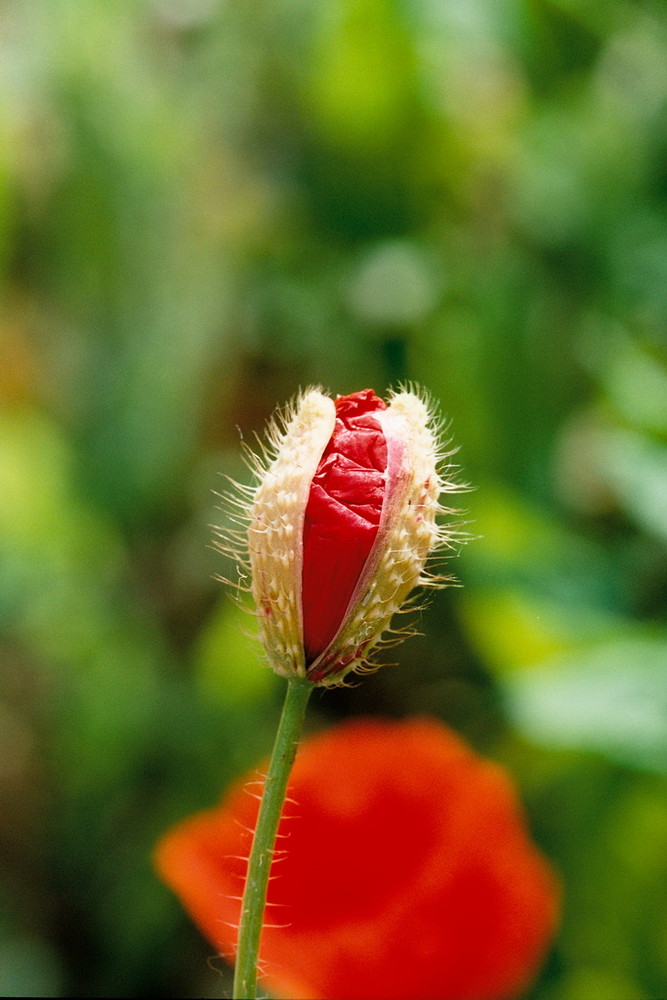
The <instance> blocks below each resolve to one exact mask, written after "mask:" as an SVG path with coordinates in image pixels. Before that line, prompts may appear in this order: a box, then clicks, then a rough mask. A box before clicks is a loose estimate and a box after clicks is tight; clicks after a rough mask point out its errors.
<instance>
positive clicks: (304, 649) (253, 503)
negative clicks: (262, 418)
mask: <svg viewBox="0 0 667 1000" xmlns="http://www.w3.org/2000/svg"><path fill="white" fill-rule="evenodd" d="M446 457H447V456H446V455H444V454H440V444H439V440H438V433H437V428H436V427H434V420H433V415H432V413H431V411H430V408H429V405H428V403H427V402H425V401H424V399H422V398H421V397H420V396H419V395H417V394H416V393H414V392H408V391H404V392H397V393H396V394H394V395H393V396H391V397H390V399H389V401H388V402H384V401H383V400H382V399H380V398H379V397H378V396H376V395H375V393H374V392H373V390H372V389H364V390H363V391H361V392H356V393H353V394H352V395H350V396H339V397H338V398H337V399H335V400H333V399H331V398H330V397H329V396H326V395H324V394H323V393H322V392H320V391H319V390H317V389H311V390H309V391H307V392H305V393H304V394H303V395H302V396H300V397H299V399H298V400H297V401H296V403H295V404H294V405H293V406H291V407H289V408H288V409H287V410H286V411H285V412H284V413H283V414H279V415H278V416H277V417H274V418H273V420H272V422H271V424H270V425H269V429H268V443H267V444H266V445H265V446H264V448H263V454H262V456H259V457H258V456H256V455H254V454H252V453H251V454H250V464H251V466H252V468H253V471H254V472H255V475H256V484H255V485H253V486H251V487H249V488H248V489H247V490H246V491H245V492H241V493H240V494H239V496H238V497H236V498H234V499H233V500H232V502H233V503H235V504H236V506H237V513H238V508H240V510H241V514H242V530H239V531H236V532H235V538H234V540H233V542H235V544H232V545H230V539H229V538H228V537H227V538H226V537H224V535H222V533H221V542H220V547H221V548H222V549H223V550H225V551H228V552H229V551H234V554H235V555H236V557H237V558H239V559H240V560H241V565H242V566H243V567H245V569H244V571H243V573H244V575H245V574H246V573H248V574H249V577H250V587H249V589H250V591H251V593H252V597H253V599H254V603H255V610H256V615H257V619H258V621H259V627H260V638H261V640H262V642H263V644H264V649H265V651H266V655H267V658H268V661H269V664H270V665H271V667H272V668H273V669H274V670H275V671H276V672H277V673H279V674H281V675H282V676H284V677H301V678H307V679H308V680H310V681H312V682H313V683H314V684H320V685H332V684H338V683H340V682H341V680H342V679H343V678H344V677H345V675H346V674H347V673H349V672H350V671H351V670H355V669H356V670H359V669H362V668H364V667H369V665H370V664H369V656H370V654H371V653H372V651H373V649H374V648H376V647H377V645H378V643H379V642H380V640H381V639H382V636H383V633H384V632H385V631H386V630H387V629H388V628H389V627H390V622H391V619H392V617H393V615H394V614H395V613H396V612H397V611H399V610H400V609H401V608H402V607H403V605H404V604H405V602H406V600H407V599H408V597H409V595H410V593H411V592H412V591H413V589H414V588H415V587H417V586H431V587H433V586H439V585H442V584H444V583H445V582H447V580H446V578H443V577H441V576H436V575H433V574H431V573H429V572H428V571H427V570H426V563H427V560H428V558H429V556H430V555H431V553H433V552H434V550H436V549H442V548H449V549H452V548H454V547H455V544H456V542H457V540H458V541H460V540H461V536H460V534H459V533H457V532H455V531H453V530H452V529H451V528H449V527H448V526H443V525H440V524H438V521H437V517H438V515H439V514H440V513H452V511H450V510H449V509H448V508H445V507H443V506H442V505H441V503H440V499H439V498H440V495H441V493H442V492H454V491H455V490H457V489H460V488H461V487H458V486H457V485H456V484H454V483H452V482H449V481H446V480H445V479H443V477H442V474H441V472H440V471H439V466H440V464H441V463H442V461H444V459H445V458H446ZM228 499H230V498H228ZM393 634H394V636H395V635H397V634H398V635H401V634H402V633H401V632H400V630H399V631H398V632H396V630H394V632H393ZM384 641H385V642H386V641H387V640H386V639H385V640H384Z"/></svg>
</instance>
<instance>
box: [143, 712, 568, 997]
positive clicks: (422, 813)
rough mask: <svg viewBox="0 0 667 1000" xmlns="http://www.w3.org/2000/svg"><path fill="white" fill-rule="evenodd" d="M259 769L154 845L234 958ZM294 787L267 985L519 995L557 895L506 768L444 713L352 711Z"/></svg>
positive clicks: (265, 951)
mask: <svg viewBox="0 0 667 1000" xmlns="http://www.w3.org/2000/svg"><path fill="white" fill-rule="evenodd" d="M255 779H256V774H254V775H252V776H250V777H249V778H248V779H247V780H248V782H250V783H252V784H249V785H246V784H245V783H244V782H241V783H239V784H238V785H237V786H236V787H235V788H234V789H233V790H232V791H231V792H230V793H229V795H228V796H227V797H226V799H225V801H224V802H223V804H222V805H221V806H220V807H219V808H217V809H214V810H211V811H210V812H206V813H202V814H201V815H199V816H196V817H194V818H192V819H189V820H186V821H185V822H184V823H182V824H181V825H180V826H178V827H176V828H175V829H174V830H173V831H171V832H170V833H169V834H167V836H166V837H165V838H164V840H163V841H162V843H161V844H160V846H159V848H158V852H157V866H158V870H159V871H160V873H161V874H162V877H163V878H164V880H165V881H166V882H167V883H168V884H169V885H170V886H171V887H172V888H173V889H175V891H176V892H177V893H178V895H179V896H180V898H181V900H182V901H183V903H184V905H185V906H186V908H187V909H188V910H189V912H190V914H191V915H192V917H193V918H194V920H195V921H196V922H197V924H198V925H199V927H200V928H201V930H202V931H203V932H204V933H205V934H206V935H207V937H208V938H209V939H210V940H211V941H212V942H213V944H214V945H215V946H216V947H217V948H218V949H219V950H220V951H221V953H222V954H224V955H226V956H227V957H229V958H231V957H233V953H234V949H235V945H236V929H235V927H236V924H237V922H238V919H239V912H240V901H239V897H240V895H241V893H242V889H243V882H244V876H245V867H246V866H245V862H244V860H243V858H244V857H247V856H248V853H249V849H250V841H251V832H250V831H251V830H252V829H253V828H254V825H255V822H256V816H257V809H258V802H257V799H256V797H254V796H255V795H256V794H257V793H258V792H259V791H261V788H260V787H259V786H258V784H257V782H256V780H255ZM251 793H252V794H251ZM288 794H289V798H288V803H287V805H286V808H285V815H284V816H283V819H282V820H281V824H280V830H279V839H278V855H277V857H276V859H275V860H274V862H273V868H272V878H271V882H270V883H269V906H268V909H267V913H266V924H267V926H266V927H265V929H264V932H263V936H262V946H261V963H262V964H261V967H262V969H263V977H264V984H265V986H266V988H267V989H268V990H269V992H270V993H271V995H272V996H275V997H278V998H291V1000H318V998H319V1000H509V998H517V997H518V996H520V995H521V992H522V991H523V990H524V989H525V988H526V987H527V986H528V985H529V984H530V982H531V981H532V979H533V978H534V977H535V975H536V974H537V972H538V970H539V966H540V963H541V962H542V960H543V958H544V954H545V952H546V949H547V947H548V945H549V943H550V941H551V939H552V937H553V934H554V930H555V926H556V922H557V916H558V910H559V895H560V893H559V888H558V884H557V881H556V879H555V877H554V875H553V873H552V871H551V869H550V867H549V865H548V863H547V862H546V861H545V859H544V858H543V857H542V855H541V854H540V853H539V852H538V850H537V849H536V847H535V846H534V845H533V843H532V842H531V840H530V838H529V836H528V834H527V831H526V827H525V820H524V817H523V813H522V809H521V806H520V804H519V802H518V800H517V796H516V793H515V791H514V788H513V786H512V783H511V780H510V778H509V776H508V775H507V774H506V772H505V771H504V770H503V769H502V768H501V767H499V766H498V765H496V764H493V763H491V762H490V761H487V760H484V759H483V758H480V757H479V756H477V755H476V754H475V753H474V752H473V751H472V750H471V749H470V748H469V747H468V746H466V744H465V743H464V742H463V741H462V740H461V739H460V738H459V737H458V736H457V735H456V734H455V733H453V732H451V731H450V730H448V729H447V728H446V727H444V726H443V725H441V724H440V723H439V722H436V721H435V720H428V719H418V720H410V721H406V722H402V723H394V722H384V721H378V720H356V721H352V722H349V723H347V724H344V725H342V726H339V727H338V728H337V729H335V730H331V731H328V732H325V733H323V734H321V735H320V736H317V737H315V738H313V739H311V740H308V741H306V742H305V743H304V744H303V745H302V747H301V748H300V750H299V754H298V756H297V759H296V763H295V766H294V770H293V772H292V777H291V779H290V784H289V793H288Z"/></svg>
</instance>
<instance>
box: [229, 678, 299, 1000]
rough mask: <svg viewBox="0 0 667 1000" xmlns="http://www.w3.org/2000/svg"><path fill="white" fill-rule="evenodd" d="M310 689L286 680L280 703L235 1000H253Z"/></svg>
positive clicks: (246, 899)
mask: <svg viewBox="0 0 667 1000" xmlns="http://www.w3.org/2000/svg"><path fill="white" fill-rule="evenodd" d="M312 690H313V684H311V682H310V681H306V680H303V679H301V678H294V679H291V680H289V681H288V682H287V694H286V695H285V704H284V705H283V711H282V715H281V717H280V724H279V726H278V732H277V733H276V741H275V744H274V746H273V753H272V755H271V761H270V763H269V770H268V774H267V776H266V782H265V784H264V792H263V794H262V803H261V805H260V807H259V815H258V817H257V826H256V828H255V836H254V839H253V842H252V850H251V851H250V858H249V860H248V873H247V875H246V883H245V889H244V892H243V906H242V908H241V923H240V925H239V938H238V948H237V953H236V970H235V973H234V994H233V995H234V1000H254V998H255V997H256V995H257V959H258V955H259V942H260V938H261V935H262V925H263V923H264V908H265V906H266V892H267V886H268V882H269V873H270V870H271V861H272V860H273V850H274V846H275V842H276V833H277V832H278V823H279V822H280V814H281V812H282V808H283V803H284V801H285V793H286V791H287V781H288V778H289V775H290V771H291V770H292V764H293V763H294V758H295V756H296V748H297V743H298V740H299V735H300V733H301V726H302V724H303V719H304V716H305V714H306V706H307V704H308V699H309V698H310V694H311V691H312Z"/></svg>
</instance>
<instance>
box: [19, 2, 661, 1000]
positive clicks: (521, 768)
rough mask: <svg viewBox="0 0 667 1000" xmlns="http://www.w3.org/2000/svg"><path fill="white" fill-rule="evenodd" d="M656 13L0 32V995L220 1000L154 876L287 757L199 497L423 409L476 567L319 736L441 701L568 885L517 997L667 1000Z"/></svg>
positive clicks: (518, 8) (375, 5) (86, 7)
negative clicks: (252, 777)
mask: <svg viewBox="0 0 667 1000" xmlns="http://www.w3.org/2000/svg"><path fill="white" fill-rule="evenodd" d="M666 193H667V15H666V14H665V7H664V4H663V3H662V2H661V0H655V2H654V3H651V2H644V3H639V2H632V0H499V2H496V0H327V2H321V0H263V2H262V0H257V2H253V3H246V2H244V0H3V2H2V3H1V4H0V302H1V314H0V629H1V635H2V638H1V640H0V650H1V659H2V667H1V673H0V789H1V793H0V794H1V796H2V807H1V809H0V855H1V865H2V867H1V870H0V993H2V994H3V995H18V996H31V995H33V994H34V995H36V996H53V997H57V996H73V997H84V996H85V997H87V996H96V997H109V996H115V997H166V996H183V997H191V996H214V995H220V994H221V993H222V992H223V991H224V990H228V989H229V979H228V974H227V972H226V971H225V969H224V966H223V964H222V963H221V962H219V961H217V960H213V961H211V960H210V959H211V948H210V946H209V945H207V944H206V943H205V942H204V941H203V940H201V938H200V936H199V934H198V933H197V931H196V930H194V928H193V927H191V926H190V923H189V921H188V920H187V918H186V917H185V916H184V914H183V913H182V911H181V908H180V906H179V905H178V903H177V902H176V900H175V899H174V898H173V897H172V896H171V895H170V893H169V892H168V891H167V890H166V889H165V888H164V887H163V886H161V885H160V884H159V883H158V882H157V879H156V878H155V876H154V875H153V872H152V869H151V862H150V855H151V851H152V847H153V844H154V842H155V840H156V839H157V838H158V837H159V835H160V834H161V832H163V831H164V830H165V829H166V828H167V827H168V826H169V824H171V823H172V822H174V821H176V820H177V819H180V818H181V817H183V816H184V815H186V814H188V813H189V812H192V811H194V810H196V809H200V808H204V807H207V806H209V805H211V804H212V803H213V802H215V801H216V800H217V799H218V797H219V795H220V794H221V791H222V789H223V788H224V786H225V785H226V784H227V782H228V781H230V780H231V779H232V778H233V777H235V776H236V775H238V774H239V773H240V772H242V771H243V769H245V768H247V767H250V766H253V765H254V764H255V762H256V761H257V759H258V758H259V757H261V756H262V755H264V754H265V753H266V752H267V750H268V748H269V746H270V743H271V739H272V734H273V730H274V728H275V725H276V721H277V713H278V708H279V704H280V701H281V698H282V682H281V681H280V680H279V679H277V678H274V677H273V675H272V674H270V673H269V672H268V671H267V670H266V669H265V668H263V667H262V666H261V665H260V655H259V649H258V648H256V647H255V645H254V643H253V642H252V641H250V640H249V639H248V638H247V637H246V636H245V634H244V631H243V630H244V628H246V629H247V625H248V621H247V620H244V621H243V622H239V615H238V612H237V611H236V610H235V607H234V605H233V604H232V603H231V602H230V601H229V599H228V597H227V596H226V595H225V591H224V588H223V587H222V586H221V585H220V584H218V583H216V582H215V580H214V575H215V574H216V573H219V574H223V575H224V574H225V573H226V572H229V569H230V567H229V566H228V565H226V564H225V561H224V559H223V557H222V556H220V555H219V554H217V553H216V552H214V551H213V550H212V548H211V546H210V541H211V538H212V532H211V529H210V527H209V526H210V524H212V523H220V518H221V517H222V515H221V514H220V513H219V512H218V511H217V510H216V509H215V507H216V498H215V496H214V491H216V490H221V489H223V488H224V480H223V479H222V478H221V476H220V473H226V474H228V475H232V476H235V477H245V478H247V474H246V472H245V471H244V469H243V466H242V464H241V462H240V457H239V455H240V448H239V443H240V440H241V438H244V439H246V440H248V439H250V440H252V436H253V434H254V432H261V430H262V428H263V426H264V423H265V420H266V418H267V417H268V416H269V414H270V412H271V411H272V410H273V408H274V406H275V405H276V404H278V403H282V402H284V401H285V400H286V399H288V398H289V397H291V396H292V395H293V394H294V393H295V392H296V390H297V389H298V388H299V387H300V386H306V385H309V384H320V385H323V386H324V387H325V388H327V389H328V390H330V391H332V392H334V393H336V392H339V393H348V392H352V391H354V390H356V389H361V388H365V387H366V386H372V387H374V388H375V389H376V390H377V391H378V392H380V393H383V392H384V391H385V389H386V388H387V387H388V386H389V385H396V384H397V383H398V382H399V381H401V380H415V381H417V382H418V383H421V384H423V385H424V386H426V387H427V388H428V389H429V390H430V392H431V393H432V394H433V396H434V397H435V398H436V400H438V402H439V405H440V406H441V409H442V412H443V414H444V415H445V417H446V419H447V420H448V421H449V425H450V428H451V433H452V436H453V438H454V440H455V442H456V444H457V445H459V447H460V451H459V455H458V458H459V460H460V463H461V466H462V468H463V472H462V477H463V478H465V479H466V480H467V481H469V482H470V483H472V484H473V485H474V487H475V490H474V491H473V492H471V493H469V494H466V495H465V496H464V497H463V498H459V500H460V501H461V502H462V504H463V505H464V506H465V508H466V515H465V518H464V519H465V520H466V521H467V522H468V530H469V531H470V532H471V533H472V534H474V535H475V536H477V537H476V540H475V541H474V542H471V543H470V544H469V545H468V546H467V547H466V549H465V550H464V552H463V553H462V555H461V557H460V558H459V559H458V560H457V561H456V562H455V564H454V565H453V566H452V569H453V571H454V572H455V573H456V575H457V577H458V578H459V580H460V582H461V583H462V584H463V587H462V588H461V589H458V588H457V589H454V588H452V589H449V590H447V591H445V592H442V593H439V594H438V595H437V596H436V598H435V599H434V600H433V602H432V604H431V606H430V608H429V610H428V611H427V612H425V613H424V614H423V615H422V617H421V621H420V628H421V631H422V632H423V635H422V636H421V637H420V638H417V639H413V640H411V641H410V642H408V643H406V644H405V645H403V646H401V647H400V648H399V649H398V650H397V651H395V653H394V656H393V659H395V660H396V661H398V665H396V666H388V667H387V668H386V669H384V670H382V671H380V672H379V673H377V674H375V675H374V676H372V677H370V678H367V679H365V680H364V681H363V683H361V684H360V685H359V686H357V687H355V688H353V689H350V690H344V691H335V692H324V693H322V694H321V695H320V696H316V697H315V698H314V700H313V703H312V708H311V712H310V716H309V726H310V728H311V729H316V728H319V727H322V726H326V725H330V724H334V723H335V721H336V719H337V718H341V717H343V716H350V715H355V714H360V713H369V712H370V713H376V714H381V715H387V716H396V717H400V716H403V715H406V714H410V713H420V712H430V713H436V714H437V715H439V716H440V717H441V718H442V719H443V720H445V721H446V722H448V723H450V724H452V725H453V726H455V727H456V729H457V730H459V731H460V732H462V733H463V734H464V735H465V736H466V737H467V738H468V739H469V740H470V741H471V742H472V743H473V745H474V746H475V747H476V748H477V749H479V750H480V751H481V752H483V753H487V754H490V755H492V756H493V757H495V758H496V759H498V760H501V761H503V762H504V763H505V764H506V765H507V766H509V767H510V769H511V770H512V772H513V774H514V775H515V777H516V780H517V782H518V784H519V786H520V789H521V793H522V796H523V798H524V801H525V803H526V807H527V810H528V813H529V817H530V822H531V828H532V830H533V832H534V835H535V838H536V840H537V841H538V843H539V844H540V845H541V846H542V848H543V849H544V850H545V851H546V852H547V853H548V855H549V856H550V857H551V858H552V859H553V860H554V863H555V864H556V866H557V867H558V869H559V870H560V872H561V874H562V878H563V882H564V886H565V908H564V916H563V923H562V928H561V931H560V935H559V938H558V940H557V942H556V945H555V948H554V950H553V953H552V955H551V957H550V959H549V961H548V963H547V965H546V967H545V969H544V971H543V974H542V977H541V979H540V981H539V982H538V983H537V984H536V985H535V987H534V989H533V991H532V993H531V994H530V996H531V998H532V1000H581V998H584V997H585V998H586V1000H655V998H664V997H665V996H667V795H666V794H665V793H666V790H667V789H666V783H665V774H666V772H667V626H666V625H665V605H666V604H667V560H666V558H665V555H666V548H667V449H666V447H665V445H666V440H667V366H666V364H665V358H666V351H665V347H666V331H667V201H666V198H665V195H666Z"/></svg>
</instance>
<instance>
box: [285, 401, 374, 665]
mask: <svg viewBox="0 0 667 1000" xmlns="http://www.w3.org/2000/svg"><path fill="white" fill-rule="evenodd" d="M335 402H336V426H335V429H334V432H333V434H332V436H331V439H330V441H329V443H328V445H327V447H326V449H325V451H324V454H323V455H322V458H321V460H320V463H319V465H318V468H317V472H316V473H315V476H314V477H313V482H312V485H311V489H310V496H309V498H308V504H307V506H306V513H305V522H304V531H303V576H302V581H303V590H302V612H303V633H304V647H305V651H306V663H307V664H308V663H312V662H313V660H315V659H316V658H317V656H319V654H320V653H321V652H322V651H323V650H325V649H326V648H327V646H328V645H329V643H330V642H331V640H332V639H333V637H334V636H335V634H336V632H337V631H338V629H339V627H340V624H341V622H342V620H343V617H344V615H345V612H346V610H347V607H348V605H349V603H350V598H351V597H352V594H353V592H354V588H355V586H356V584H357V582H358V580H359V576H360V574H361V571H362V569H363V568H364V565H365V563H366V560H367V558H368V555H369V553H370V551H371V549H372V547H373V543H374V541H375V538H376V536H377V532H378V526H379V524H380V516H381V513H382V503H383V500H384V495H385V487H386V480H385V475H384V473H385V469H386V466H387V445H386V442H385V439H384V434H383V433H382V430H381V428H380V425H379V423H378V421H377V420H376V419H375V417H374V416H373V413H374V412H376V411H377V410H384V409H386V403H385V402H384V401H383V400H382V399H380V398H379V397H378V396H376V395H375V393H374V392H373V390H372V389H364V390H362V391H361V392H355V393H353V394H352V395H350V396H339V397H338V399H337V400H336V401H335Z"/></svg>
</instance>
